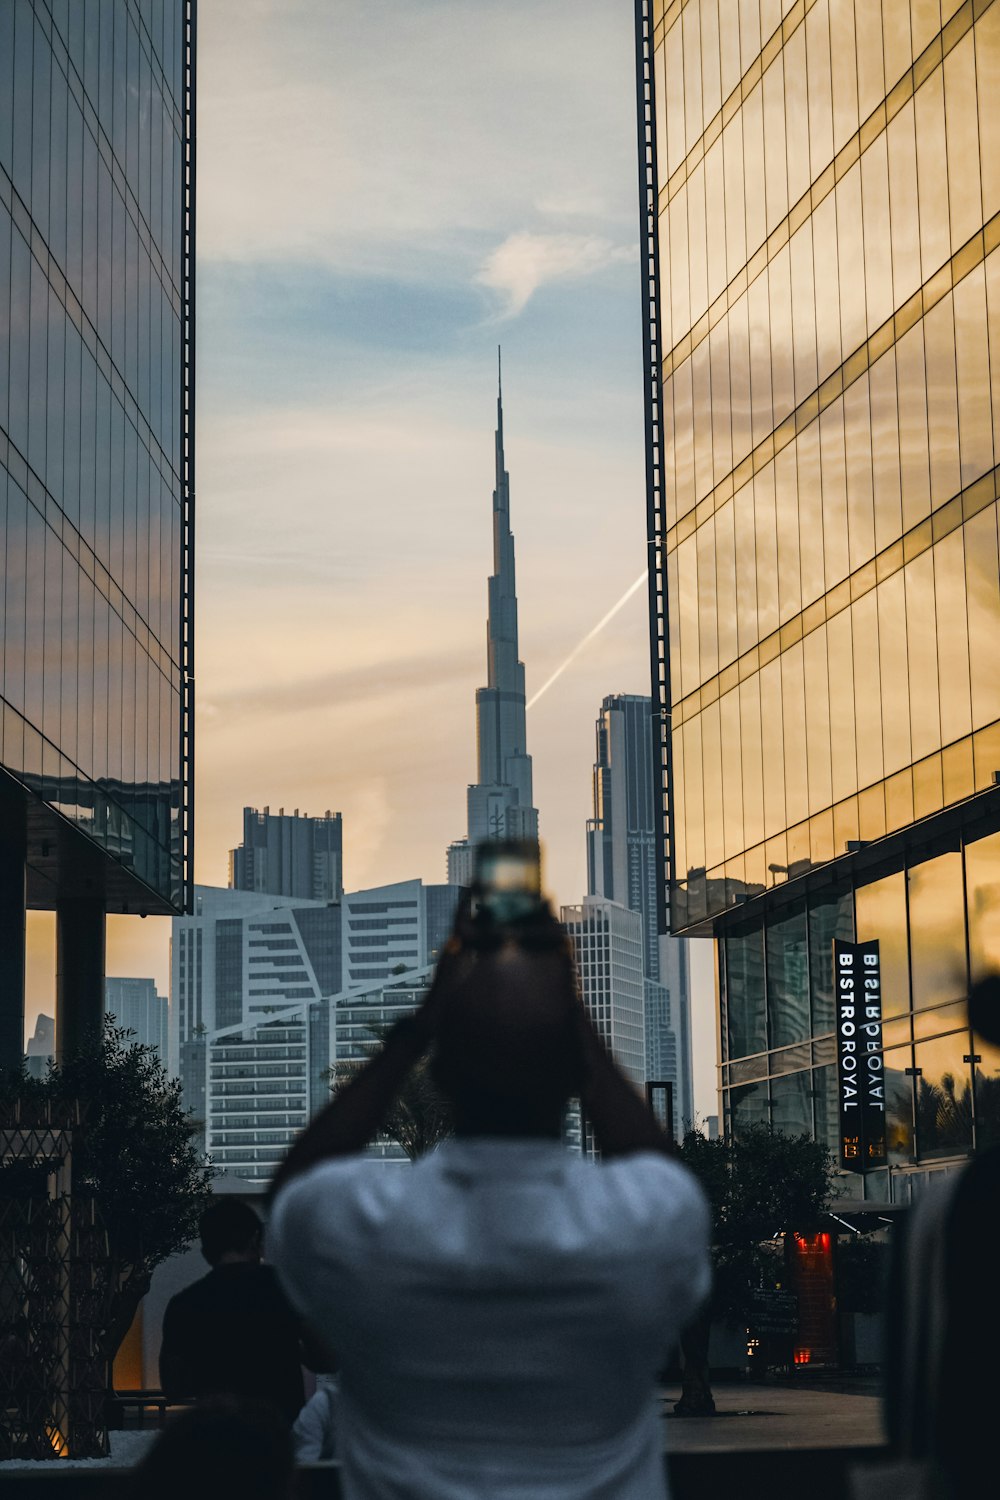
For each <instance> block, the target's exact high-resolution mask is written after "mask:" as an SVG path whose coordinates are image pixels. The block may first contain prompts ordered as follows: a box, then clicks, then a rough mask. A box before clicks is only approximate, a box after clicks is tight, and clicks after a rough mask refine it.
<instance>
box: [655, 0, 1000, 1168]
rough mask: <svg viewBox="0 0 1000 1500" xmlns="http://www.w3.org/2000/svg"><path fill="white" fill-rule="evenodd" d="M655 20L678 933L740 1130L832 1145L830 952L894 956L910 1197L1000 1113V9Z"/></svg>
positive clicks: (658, 563)
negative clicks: (982, 972)
mask: <svg viewBox="0 0 1000 1500" xmlns="http://www.w3.org/2000/svg"><path fill="white" fill-rule="evenodd" d="M636 17H637V29H638V48H637V57H638V65H639V67H638V83H639V143H640V185H641V192H642V207H643V215H644V218H643V226H644V245H643V249H644V252H645V258H644V275H645V287H644V290H645V298H644V315H645V320H646V332H647V338H646V371H647V437H648V459H649V461H648V465H647V489H648V502H649V517H650V549H651V563H652V567H651V603H652V611H651V613H652V623H653V664H654V680H655V682H656V684H657V687H658V697H659V702H658V705H657V707H658V709H659V719H660V724H661V728H662V763H663V772H664V775H663V783H664V791H666V787H667V785H668V783H669V786H670V789H671V791H672V796H671V798H670V799H669V807H667V806H666V802H667V799H666V797H664V803H665V809H664V818H663V821H662V834H663V838H662V846H663V851H662V852H663V855H664V860H665V866H666V869H667V871H668V874H669V876H670V878H671V886H670V912H671V920H672V926H673V930H674V931H683V932H688V933H700V934H714V936H715V937H716V938H717V939H718V948H719V961H720V968H719V975H720V996H721V1007H722V1011H721V1027H720V1030H721V1037H722V1057H721V1069H722V1071H721V1079H720V1084H721V1088H722V1091H723V1103H724V1110H725V1118H726V1121H727V1124H728V1127H729V1128H730V1129H732V1130H735V1131H737V1132H738V1130H739V1129H740V1127H741V1125H743V1124H745V1123H747V1122H750V1121H753V1120H770V1121H772V1122H773V1123H774V1124H775V1125H776V1126H779V1127H781V1128H783V1129H787V1130H791V1131H799V1130H803V1129H804V1130H808V1131H812V1132H814V1133H815V1134H816V1135H817V1136H818V1137H820V1138H821V1139H825V1140H828V1141H830V1143H831V1144H833V1143H834V1138H835V1136H836V1132H837V1108H838V1096H837V1087H836V1075H835V1058H834V1003H833V1002H834V989H833V984H834V980H833V967H832V965H833V956H832V943H833V939H834V938H835V937H839V938H842V939H848V940H851V939H857V940H859V941H860V940H868V939H874V938H877V939H879V941H880V948H881V960H882V979H883V1002H884V1014H885V1017H886V1021H885V1026H884V1045H885V1056H884V1061H885V1076H886V1083H887V1092H888V1098H887V1124H888V1145H889V1152H888V1154H889V1168H888V1175H887V1171H886V1170H884V1169H883V1170H880V1171H878V1172H873V1173H869V1174H868V1182H867V1185H866V1188H865V1192H866V1194H867V1195H868V1196H870V1197H873V1196H879V1195H882V1196H885V1195H886V1194H890V1195H892V1196H896V1197H905V1196H906V1194H907V1193H908V1191H909V1186H910V1184H909V1179H910V1178H911V1177H912V1174H913V1173H914V1172H919V1171H922V1170H926V1168H927V1165H928V1164H929V1163H933V1162H941V1161H945V1160H947V1159H949V1158H953V1157H960V1156H961V1155H963V1154H965V1153H966V1152H968V1151H969V1150H970V1149H972V1148H973V1147H974V1146H976V1145H982V1144H983V1143H984V1142H985V1141H986V1140H988V1139H990V1138H991V1137H992V1136H993V1135H994V1134H995V1133H996V1132H997V1129H998V1125H1000V1116H998V1111H997V1102H996V1094H997V1091H998V1090H1000V1081H998V1065H1000V1057H998V1056H995V1055H993V1053H991V1052H989V1050H988V1049H986V1048H984V1047H979V1049H978V1051H977V1050H975V1048H974V1046H973V1042H972V1039H971V1037H970V1035H969V1033H968V1032H967V1030H966V1029H965V1025H964V1007H963V1005H962V1003H961V1002H962V999H963V996H964V994H965V991H966V987H967V983H968V977H969V973H970V970H971V972H973V973H975V972H976V970H977V969H978V968H979V967H981V966H983V965H985V964H990V963H996V962H1000V920H998V916H997V913H998V912H1000V834H998V833H997V830H998V828H1000V805H998V804H1000V789H998V787H997V785H996V783H997V782H998V781H1000V568H998V533H997V496H998V489H997V472H998V471H997V467H996V464H997V458H998V453H997V448H998V445H1000V248H998V247H1000V4H998V3H996V0H976V3H973V0H967V3H965V4H962V3H959V0H940V3H939V0H881V3H879V0H673V3H672V4H664V3H659V0H637V5H636ZM890 1178H891V1179H892V1181H891V1182H890V1180H889V1179H890Z"/></svg>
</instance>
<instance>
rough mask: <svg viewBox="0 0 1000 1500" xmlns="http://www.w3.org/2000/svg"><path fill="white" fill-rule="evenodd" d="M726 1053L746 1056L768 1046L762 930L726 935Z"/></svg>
mask: <svg viewBox="0 0 1000 1500" xmlns="http://www.w3.org/2000/svg"><path fill="white" fill-rule="evenodd" d="M725 945H726V976H725V977H726V985H725V1001H726V1020H727V1033H728V1034H727V1038H726V1041H727V1054H726V1055H727V1057H746V1056H748V1055H750V1054H752V1053H754V1052H763V1051H765V1049H766V1047H767V1029H766V1017H765V1006H764V947H763V934H762V933H760V932H751V933H747V934H746V935H745V936H743V937H730V938H726V939H725Z"/></svg>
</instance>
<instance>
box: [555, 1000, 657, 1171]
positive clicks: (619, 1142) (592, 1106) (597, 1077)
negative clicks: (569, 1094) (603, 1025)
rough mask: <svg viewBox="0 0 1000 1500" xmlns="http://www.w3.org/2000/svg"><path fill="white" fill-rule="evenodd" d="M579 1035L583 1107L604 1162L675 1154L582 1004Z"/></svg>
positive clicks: (578, 1019)
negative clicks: (639, 1153)
mask: <svg viewBox="0 0 1000 1500" xmlns="http://www.w3.org/2000/svg"><path fill="white" fill-rule="evenodd" d="M577 1031H578V1035H579V1041H580V1052H581V1058H582V1063H583V1082H582V1084H581V1088H580V1103H581V1105H582V1106H583V1109H584V1112H585V1114H586V1116H587V1119H588V1120H589V1121H590V1123H591V1125H592V1126H593V1130H594V1140H595V1142H596V1144H597V1146H598V1148H599V1150H600V1152H601V1155H602V1156H603V1157H604V1158H605V1160H607V1159H609V1158H611V1157H615V1156H627V1155H629V1154H630V1153H632V1152H635V1151H660V1152H662V1153H663V1154H664V1155H666V1156H672V1155H673V1154H674V1148H673V1145H672V1144H671V1141H670V1138H669V1137H668V1136H667V1134H666V1132H665V1131H664V1130H663V1129H662V1128H661V1126H660V1124H659V1122H658V1121H657V1119H656V1116H655V1115H654V1114H653V1111H652V1110H651V1109H650V1107H649V1104H648V1103H647V1101H646V1100H645V1099H644V1098H643V1097H642V1095H641V1094H639V1093H638V1092H637V1090H636V1088H635V1085H634V1084H632V1083H631V1082H630V1081H629V1079H628V1078H626V1076H625V1074H624V1073H623V1072H622V1070H621V1069H620V1068H619V1066H618V1064H617V1063H616V1062H615V1060H614V1058H613V1057H612V1056H611V1054H610V1052H609V1051H608V1050H607V1048H606V1047H605V1045H604V1043H603V1042H602V1041H601V1038H600V1037H599V1035H598V1034H597V1030H596V1028H595V1026H594V1023H593V1022H592V1021H591V1019H590V1017H589V1015H588V1014H587V1011H586V1009H585V1007H584V1005H583V1003H582V1001H581V1002H579V1014H578V1017H577Z"/></svg>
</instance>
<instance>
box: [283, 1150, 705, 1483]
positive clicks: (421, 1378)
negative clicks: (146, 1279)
mask: <svg viewBox="0 0 1000 1500" xmlns="http://www.w3.org/2000/svg"><path fill="white" fill-rule="evenodd" d="M708 1239H709V1215H708V1208H707V1204H706V1202H705V1199H704V1195H703V1194H702V1191H701V1189H700V1187H699V1186H698V1184H697V1182H696V1181H695V1179H694V1178H693V1177H692V1175H691V1174H690V1173H689V1172H688V1171H687V1170H686V1169H685V1168H684V1167H682V1166H681V1165H680V1164H679V1163H677V1162H676V1161H673V1160H671V1159H670V1158H668V1157H665V1156H661V1155H658V1154H654V1153H647V1152H643V1153H640V1154H637V1155H633V1156H626V1157H621V1158H618V1159H617V1160H614V1161H611V1162H609V1163H607V1164H606V1165H595V1164H594V1163H592V1162H590V1161H587V1160H584V1159H581V1158H580V1157H578V1156H573V1155H571V1154H570V1153H569V1152H568V1151H566V1150H565V1149H564V1147H563V1146H562V1145H560V1144H559V1143H558V1142H550V1141H524V1140H518V1141H508V1140H496V1139H492V1140H471V1139H467V1140H453V1141H448V1142H446V1143H445V1144H444V1145H442V1146H440V1147H439V1148H438V1149H437V1150H436V1151H434V1152H432V1153H431V1154H430V1155H428V1156H426V1157H424V1158H422V1160H420V1161H419V1162H417V1163H416V1165H415V1166H413V1167H407V1166H400V1167H398V1168H395V1169H393V1168H389V1169H386V1168H382V1167H379V1166H378V1165H377V1164H375V1163H373V1162H372V1161H371V1160H369V1159H365V1158H358V1157H352V1158H348V1159H344V1160H340V1161H334V1162H329V1163H325V1164H322V1165H320V1166H316V1167H314V1168H312V1169H311V1170H310V1171H308V1172H306V1173H304V1174H303V1175H302V1176H301V1177H298V1178H295V1179H293V1180H292V1181H291V1182H290V1183H289V1184H288V1186H287V1187H286V1188H284V1189H283V1191H282V1192H281V1193H280V1194H279V1195H278V1197H277V1199H276V1202H275V1205H274V1211H273V1214H272V1217H271V1221H270V1223H269V1225H268V1258H269V1259H271V1260H273V1262H274V1264H275V1266H276V1267H277V1270H278V1273H279V1276H280V1277H281V1280H282V1282H283V1284H284V1287H285V1290H286V1292H287V1293H288V1296H289V1298H290V1299H291V1301H292V1302H293V1303H294V1305H295V1306H296V1307H297V1308H298V1309H299V1311H300V1312H301V1313H302V1314H303V1316H304V1317H305V1318H306V1320H307V1321H308V1322H309V1323H310V1324H311V1325H312V1327H313V1328H314V1329H315V1331H316V1333H317V1335H318V1337H319V1338H320V1340H321V1341H322V1343H323V1344H324V1345H325V1346H326V1347H327V1348H329V1349H330V1350H331V1351H332V1352H333V1353H334V1354H335V1355H336V1357H337V1359H338V1360H339V1363H340V1396H339V1404H338V1450H339V1457H340V1459H341V1461H342V1464H343V1475H342V1477H343V1483H344V1494H345V1495H346V1496H347V1497H349V1500H376V1497H377V1500H396V1497H399V1500H402V1497H404V1496H405V1497H406V1500H424V1497H426V1500H473V1497H487V1496H488V1497H490V1500H501V1497H504V1500H506V1497H511V1500H513V1497H515V1496H516V1497H517V1500H656V1497H662V1496H665V1494H666V1486H665V1480H664V1474H663V1441H662V1433H661V1426H660V1420H659V1414H658V1410H657V1407H656V1404H655V1400H654V1397H655V1377H656V1374H657V1372H658V1371H659V1370H660V1369H661V1368H662V1367H663V1365H664V1363H665V1362H666V1360H667V1358H668V1356H669V1354H670V1353H671V1351H672V1349H673V1348H674V1346H675V1344H676V1341H677V1337H678V1334H679V1331H680V1329H681V1327H682V1326H683V1324H684V1323H686V1322H687V1321H688V1320H689V1319H690V1318H691V1317H692V1316H693V1314H694V1313H695V1312H696V1311H697V1309H698V1306H699V1304H700V1303H701V1302H702V1300H703V1299H704V1298H705V1296H706V1295H707V1293H708V1289H709V1279H710V1271H709V1250H708Z"/></svg>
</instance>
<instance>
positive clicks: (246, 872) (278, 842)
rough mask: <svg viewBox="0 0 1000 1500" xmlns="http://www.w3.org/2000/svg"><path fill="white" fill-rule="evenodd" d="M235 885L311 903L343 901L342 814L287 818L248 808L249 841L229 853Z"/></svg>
mask: <svg viewBox="0 0 1000 1500" xmlns="http://www.w3.org/2000/svg"><path fill="white" fill-rule="evenodd" d="M229 884H230V886H231V887H232V888H233V890H237V891H258V892H261V893H262V894H265V895H268V896H288V897H294V898H296V899H299V898H301V899H304V900H306V901H339V900H340V898H341V896H342V895H343V893H344V832H343V823H342V820H341V816H340V813H331V812H329V811H328V812H326V813H324V815H323V816H322V817H321V818H310V817H307V816H305V815H303V816H302V817H301V818H300V817H299V810H298V808H296V809H295V811H294V812H293V813H292V814H290V815H289V816H286V815H285V809H284V808H280V809H279V811H278V812H277V813H272V812H271V809H270V808H269V807H265V808H264V810H263V812H258V811H257V809H256V808H255V807H245V808H244V809H243V842H242V844H240V846H239V848H238V849H232V850H230V853H229Z"/></svg>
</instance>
